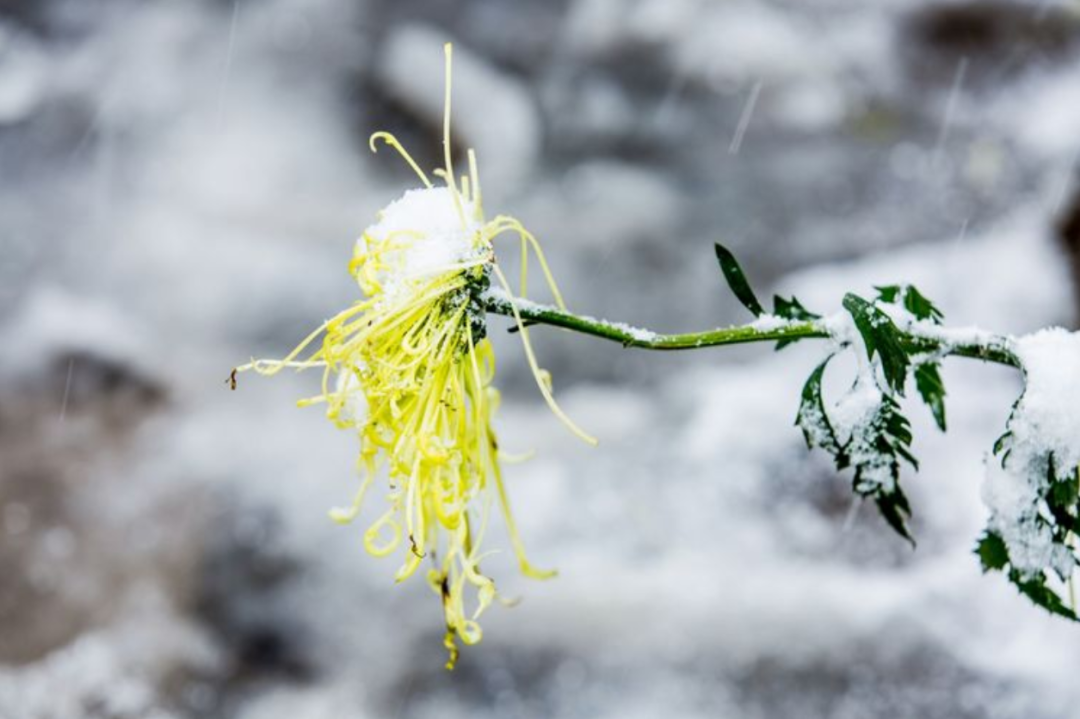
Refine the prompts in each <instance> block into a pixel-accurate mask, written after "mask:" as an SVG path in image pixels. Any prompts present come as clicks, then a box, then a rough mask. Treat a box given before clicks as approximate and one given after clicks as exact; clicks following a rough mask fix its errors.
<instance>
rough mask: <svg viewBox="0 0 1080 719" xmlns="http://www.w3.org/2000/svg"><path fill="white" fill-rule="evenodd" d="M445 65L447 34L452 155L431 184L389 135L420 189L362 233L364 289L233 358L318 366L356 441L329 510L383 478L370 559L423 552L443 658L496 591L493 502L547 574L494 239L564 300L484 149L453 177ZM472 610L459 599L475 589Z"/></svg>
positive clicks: (338, 516)
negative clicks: (483, 161)
mask: <svg viewBox="0 0 1080 719" xmlns="http://www.w3.org/2000/svg"><path fill="white" fill-rule="evenodd" d="M450 60H451V49H450V46H449V45H446V103H445V116H444V127H443V135H444V136H443V143H444V147H445V165H444V167H442V168H440V169H438V170H436V171H435V172H434V173H433V174H434V175H435V176H436V177H438V178H440V179H441V180H442V181H443V186H439V187H436V186H434V185H433V184H432V182H431V181H430V180H429V178H428V176H427V175H426V174H425V173H424V171H423V170H422V169H421V168H420V167H419V166H418V165H417V163H416V162H415V161H414V160H413V159H412V157H411V156H410V155H409V154H408V152H406V151H405V149H404V148H403V147H402V146H401V144H400V143H399V142H398V141H397V140H396V139H395V138H394V136H393V135H390V134H389V133H385V132H379V133H376V134H374V135H373V136H372V138H371V148H372V150H373V151H374V150H375V149H376V143H377V142H380V141H382V142H384V143H386V144H387V145H389V146H391V147H392V148H394V149H395V150H397V151H398V152H399V153H400V154H401V156H402V157H403V158H404V159H405V161H406V162H407V163H408V164H409V165H410V167H412V168H413V170H414V171H415V172H416V174H417V176H418V177H419V178H420V180H421V181H422V183H423V185H424V187H422V188H419V189H414V190H409V191H408V192H406V193H405V194H404V195H403V196H402V197H401V198H400V199H398V200H396V201H395V202H393V203H391V204H390V205H389V206H387V207H386V208H385V209H384V210H383V211H382V212H381V213H379V217H378V221H377V222H376V223H375V224H374V225H372V226H370V227H368V228H367V229H366V230H365V231H364V233H363V235H362V236H361V237H360V239H359V240H358V241H357V243H356V246H355V250H354V254H353V258H352V261H351V262H350V263H349V272H350V274H351V275H352V276H353V277H354V278H355V279H356V282H357V283H358V285H359V287H360V289H361V291H362V292H363V294H364V295H365V298H364V299H362V300H358V301H357V302H355V303H354V304H353V305H352V306H351V307H349V308H347V309H345V310H343V311H341V312H339V313H338V314H337V315H336V316H334V317H333V318H331V319H330V320H328V321H326V322H325V323H323V325H322V326H320V327H319V328H318V329H316V330H315V331H314V332H312V333H311V335H309V336H308V337H307V338H306V339H305V340H304V341H302V342H301V343H300V344H299V346H297V347H296V349H294V350H293V351H292V352H291V353H290V354H289V355H288V356H287V357H285V358H284V359H282V360H253V361H252V362H251V363H249V364H247V365H244V366H243V367H239V368H237V369H238V370H239V371H243V370H249V369H251V370H255V371H257V372H260V373H262V374H268V375H270V374H275V373H277V372H279V371H281V370H282V369H284V368H295V369H298V370H303V369H310V368H320V369H322V371H323V379H322V389H321V391H320V392H319V394H317V395H316V396H314V397H310V398H308V399H305V400H301V402H300V404H301V405H310V404H316V403H321V404H325V406H326V414H327V417H328V418H329V419H330V420H332V421H333V422H334V423H335V424H336V425H337V426H338V427H341V428H344V429H350V430H353V431H355V432H356V433H357V436H358V437H359V440H360V456H359V461H358V467H359V470H360V474H361V481H360V487H359V489H358V491H357V493H356V495H355V497H354V499H353V502H352V504H351V506H349V507H347V508H338V509H334V510H332V511H331V513H330V516H331V518H332V519H334V520H335V521H337V522H340V523H343V524H347V523H349V522H352V521H353V520H354V519H356V517H357V516H358V514H359V512H360V508H361V504H362V502H363V499H364V496H365V494H366V492H367V490H368V489H369V488H370V487H371V486H372V485H373V483H375V482H377V481H380V478H385V480H386V482H387V484H388V487H389V492H388V494H387V495H386V496H387V508H386V510H385V511H384V512H383V513H382V514H381V516H379V518H378V519H376V520H375V521H374V523H372V524H371V525H370V526H369V527H368V528H367V530H366V531H365V533H364V546H365V548H366V549H367V551H368V552H369V553H371V554H373V555H375V556H387V555H390V554H394V553H397V554H399V555H401V556H403V561H402V564H401V566H400V568H399V569H398V570H397V574H396V579H397V580H398V581H404V580H405V579H408V578H409V577H410V576H412V575H413V574H415V573H416V572H417V570H418V569H419V568H420V567H421V565H422V564H423V563H424V560H428V561H429V562H430V565H431V567H430V569H428V571H427V581H428V583H429V584H430V586H431V587H432V589H434V590H435V592H436V593H437V594H438V596H439V597H440V598H441V602H442V607H443V613H444V618H445V621H446V637H445V645H446V647H447V650H448V651H449V653H450V659H449V661H448V662H447V666H448V667H453V664H454V661H455V659H456V657H457V645H456V640H457V639H460V640H461V641H462V642H464V643H465V644H474V643H476V642H478V641H480V638H481V629H480V626H479V624H478V623H477V619H478V618H479V616H480V615H481V614H482V613H483V611H484V610H485V609H486V608H487V607H488V606H489V605H490V604H491V603H492V602H493V601H494V600H495V599H496V597H497V592H496V588H495V582H494V580H492V579H491V578H490V577H488V576H487V575H485V574H484V573H483V571H482V570H481V567H480V562H481V560H482V558H483V554H482V553H481V550H480V547H481V542H482V540H483V538H484V535H485V533H486V531H487V528H488V520H489V518H490V515H491V510H492V507H493V506H494V505H495V504H498V507H499V509H500V510H501V513H502V515H503V517H504V519H505V522H506V525H507V529H508V533H509V535H510V542H511V545H512V547H513V550H514V552H515V555H516V557H517V560H518V563H519V566H520V568H521V571H522V572H523V573H524V574H525V575H527V576H530V577H534V578H545V577H549V576H552V574H553V572H550V571H543V570H539V569H537V568H535V567H534V566H533V565H532V564H530V562H529V560H528V559H527V558H526V556H525V551H524V548H523V545H522V542H521V539H520V536H519V535H518V531H517V528H516V525H515V523H514V519H513V516H512V514H511V512H510V505H509V500H508V498H507V493H506V489H505V486H504V483H503V478H502V473H501V470H500V466H499V458H500V453H499V449H498V444H497V442H496V438H495V433H494V431H493V429H492V416H493V414H494V412H495V410H496V408H497V407H498V404H499V393H498V391H497V390H496V389H495V388H494V387H493V386H492V380H493V378H494V374H495V358H494V354H493V352H492V347H491V343H490V341H489V340H488V339H487V338H486V335H487V325H486V315H485V311H484V294H485V293H486V292H487V290H488V287H489V285H490V283H491V281H492V279H493V278H494V280H495V281H496V282H498V283H499V284H500V285H501V286H502V287H503V289H504V290H505V292H506V294H507V295H508V296H512V294H513V293H511V291H510V286H509V283H508V282H507V279H506V277H505V275H504V274H503V272H502V271H501V270H500V268H499V267H498V265H497V264H496V262H495V255H494V241H495V240H496V239H497V238H498V237H500V236H502V235H505V234H508V233H509V234H513V235H515V236H517V237H518V238H520V241H521V244H522V250H523V251H522V273H521V277H522V287H520V288H519V292H520V293H521V294H524V290H525V287H524V283H525V279H526V271H527V265H526V263H527V258H528V252H527V251H526V250H532V252H533V254H535V256H536V257H537V259H538V260H539V262H540V265H541V268H542V270H543V272H544V275H545V277H546V278H547V280H548V285H549V287H550V288H551V291H552V294H553V295H554V297H555V300H556V302H557V303H558V304H559V305H560V306H562V304H563V303H562V297H561V295H560V294H559V291H558V288H557V286H556V285H555V283H554V280H553V279H552V277H551V273H550V271H549V270H548V267H547V263H546V261H545V260H544V257H543V253H542V252H541V251H540V247H539V244H538V243H537V241H536V239H535V238H534V237H533V236H532V235H531V234H530V233H529V232H528V231H527V230H526V229H525V228H524V227H523V226H522V225H521V223H520V222H518V221H517V220H515V219H513V218H510V217H506V216H498V217H495V218H493V219H491V220H487V219H485V217H484V212H483V206H482V203H481V200H482V197H481V191H480V178H479V174H478V172H477V164H476V155H475V153H474V152H473V151H472V150H469V152H468V160H469V172H468V174H467V175H464V176H462V177H461V178H456V177H455V174H454V169H453V165H452V162H451V157H450ZM514 312H515V319H516V321H517V325H518V328H519V330H520V334H521V338H522V342H523V346H524V349H525V354H526V357H527V359H528V361H529V364H530V367H531V368H532V370H533V374H534V376H535V377H536V379H537V383H538V385H539V387H540V391H541V393H542V394H543V396H544V398H545V400H546V401H547V402H548V404H549V406H551V408H552V409H553V410H554V411H555V413H556V414H557V415H558V416H559V418H560V419H561V420H562V421H563V422H564V423H565V424H567V426H568V427H570V428H571V430H572V431H574V432H575V433H576V434H578V435H579V436H581V437H582V438H583V439H585V440H587V441H589V442H595V440H593V439H592V438H591V437H589V436H588V435H586V434H585V433H584V432H582V431H581V430H580V429H578V428H577V426H576V425H574V424H573V422H572V421H570V419H569V418H567V417H566V416H565V415H564V414H563V413H562V411H561V410H560V409H559V407H558V405H556V404H555V401H554V399H553V398H552V396H551V388H550V381H549V379H548V377H547V374H546V373H545V372H543V371H542V370H541V369H540V368H539V367H538V365H537V362H536V358H535V355H534V354H533V351H532V347H531V344H530V341H529V334H528V330H527V328H526V327H525V326H524V324H523V323H522V322H521V318H520V316H517V313H516V309H515V310H514ZM467 589H471V590H473V591H472V592H470V597H471V599H470V609H466V590H467Z"/></svg>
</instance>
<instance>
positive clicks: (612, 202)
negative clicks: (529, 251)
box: [520, 160, 683, 251]
mask: <svg viewBox="0 0 1080 719" xmlns="http://www.w3.org/2000/svg"><path fill="white" fill-rule="evenodd" d="M523 199H525V200H526V201H527V202H528V204H527V205H526V209H525V211H523V212H521V213H520V215H521V216H525V217H529V218H533V217H535V218H536V221H535V222H530V226H532V227H533V228H534V231H535V232H536V233H537V234H538V235H540V236H541V237H572V238H574V241H575V244H576V245H577V246H578V247H583V248H588V249H591V250H594V251H595V250H601V251H608V250H612V249H621V248H626V247H628V246H633V245H641V244H644V243H656V242H657V238H658V237H663V236H664V235H666V234H667V233H669V232H670V231H671V228H672V227H675V226H677V225H678V224H679V215H680V213H681V211H682V208H683V204H682V200H681V198H680V197H679V195H678V192H677V191H676V190H675V188H674V187H673V185H672V183H670V182H668V181H667V180H666V179H665V178H664V177H662V176H660V175H658V174H657V173H655V172H651V171H649V170H646V169H643V168H640V167H635V166H634V165H631V164H629V163H625V162H615V161H609V160H593V161H588V162H583V163H581V164H579V165H577V166H575V167H574V168H573V169H571V170H570V171H569V172H567V173H566V175H564V176H563V179H562V182H548V183H544V184H543V185H541V186H540V187H538V188H537V190H536V191H535V192H533V193H531V194H530V197H528V198H523Z"/></svg>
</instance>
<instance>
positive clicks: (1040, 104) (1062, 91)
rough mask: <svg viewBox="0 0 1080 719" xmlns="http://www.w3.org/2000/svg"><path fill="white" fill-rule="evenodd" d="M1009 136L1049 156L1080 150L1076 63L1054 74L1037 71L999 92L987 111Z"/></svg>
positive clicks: (1079, 89)
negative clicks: (1037, 73) (1012, 86)
mask: <svg viewBox="0 0 1080 719" xmlns="http://www.w3.org/2000/svg"><path fill="white" fill-rule="evenodd" d="M986 114H987V116H988V117H990V118H992V119H991V122H993V123H994V124H996V125H998V126H999V127H1000V128H1001V130H1002V133H1003V134H1004V135H1005V136H1006V137H1015V138H1017V139H1018V140H1019V141H1020V142H1021V143H1022V144H1023V145H1024V146H1025V148H1026V149H1027V150H1029V151H1031V152H1033V153H1035V154H1036V155H1037V156H1041V157H1043V158H1045V159H1047V160H1053V159H1055V158H1056V159H1062V158H1063V157H1065V158H1068V157H1069V156H1072V155H1075V154H1076V153H1077V152H1078V151H1080V133H1077V132H1076V128H1077V127H1080V69H1078V68H1077V67H1076V66H1075V65H1074V66H1072V67H1066V68H1063V69H1062V70H1061V71H1060V72H1057V73H1054V74H1045V75H1037V76H1034V77H1032V78H1031V79H1030V80H1028V81H1027V82H1026V83H1025V84H1024V85H1022V86H1020V87H1017V88H1014V89H1012V90H1011V91H1010V92H1008V93H1002V94H1000V95H998V96H997V99H996V101H995V102H994V109H993V111H991V112H989V113H986Z"/></svg>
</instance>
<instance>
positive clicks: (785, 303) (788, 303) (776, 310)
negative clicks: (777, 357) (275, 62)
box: [773, 295, 821, 351]
mask: <svg viewBox="0 0 1080 719" xmlns="http://www.w3.org/2000/svg"><path fill="white" fill-rule="evenodd" d="M773 314H774V315H776V316H777V317H783V318H784V319H786V320H795V321H798V322H812V321H813V320H819V319H821V315H819V314H816V313H814V312H811V311H810V310H808V309H806V308H805V307H803V305H802V303H801V302H799V300H798V299H797V298H795V297H792V298H791V299H790V300H788V299H784V298H783V297H781V296H780V295H773ZM799 339H801V338H795V339H782V340H780V341H778V342H777V343H776V349H777V351H779V350H782V349H784V348H785V347H787V346H788V345H790V344H795V343H796V342H798V341H799Z"/></svg>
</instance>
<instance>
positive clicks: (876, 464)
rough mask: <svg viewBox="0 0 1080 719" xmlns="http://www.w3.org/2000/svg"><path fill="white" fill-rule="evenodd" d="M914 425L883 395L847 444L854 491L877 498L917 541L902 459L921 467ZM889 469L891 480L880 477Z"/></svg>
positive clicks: (906, 534)
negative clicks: (902, 481) (915, 450)
mask: <svg viewBox="0 0 1080 719" xmlns="http://www.w3.org/2000/svg"><path fill="white" fill-rule="evenodd" d="M911 439H912V437H911V425H910V424H909V422H908V420H907V418H906V417H904V415H903V414H901V413H900V405H898V404H897V403H896V400H894V399H892V398H891V397H889V396H888V395H882V398H881V405H880V406H879V407H878V409H877V411H876V412H875V414H874V416H873V418H872V419H871V420H870V422H869V423H868V424H867V425H866V426H864V427H860V428H856V429H855V431H854V432H853V433H852V437H851V440H849V442H848V445H847V446H846V447H845V448H844V449H845V451H846V452H847V454H848V455H849V456H850V457H851V458H852V459H851V463H852V464H853V465H854V467H855V478H854V481H853V484H854V488H855V491H856V492H857V493H858V494H860V495H862V496H864V497H869V498H872V499H873V500H874V502H875V503H876V504H877V507H878V509H879V510H880V511H881V515H882V517H884V518H885V521H886V522H888V523H889V526H890V527H892V528H893V529H894V530H896V532H897V534H899V535H900V536H901V537H903V538H904V539H906V540H908V541H909V542H911V543H912V545H914V544H915V540H914V539H913V538H912V536H911V533H910V532H908V529H907V520H908V519H909V518H910V517H911V505H910V504H909V502H908V499H907V496H906V495H905V494H904V490H903V489H902V488H901V487H900V460H901V459H903V460H905V461H907V462H909V463H910V464H911V465H912V466H913V467H915V468H916V469H918V467H919V463H918V460H916V459H915V457H914V456H913V455H912V454H911V452H910V451H909V450H908V447H909V446H910V445H911ZM883 471H884V472H886V473H887V477H888V481H883V479H882V478H881V476H880V475H881V473H882V472H883Z"/></svg>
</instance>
